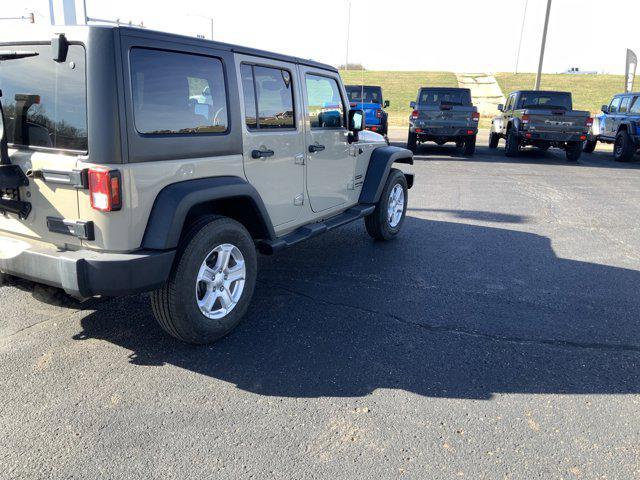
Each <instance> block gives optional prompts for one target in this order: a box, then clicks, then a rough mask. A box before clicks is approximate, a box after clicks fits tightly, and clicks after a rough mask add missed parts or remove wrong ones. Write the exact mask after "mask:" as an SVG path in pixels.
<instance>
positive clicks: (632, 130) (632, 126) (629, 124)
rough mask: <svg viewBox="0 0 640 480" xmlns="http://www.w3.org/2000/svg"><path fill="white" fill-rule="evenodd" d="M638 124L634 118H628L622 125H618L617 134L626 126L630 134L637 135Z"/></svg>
mask: <svg viewBox="0 0 640 480" xmlns="http://www.w3.org/2000/svg"><path fill="white" fill-rule="evenodd" d="M637 126H638V124H637V123H636V122H634V121H633V120H627V121H624V122H621V123H620V126H619V127H618V131H617V132H616V135H617V134H618V133H620V131H621V130H623V129H624V128H626V129H627V132H628V133H629V134H631V135H635V133H636V132H637Z"/></svg>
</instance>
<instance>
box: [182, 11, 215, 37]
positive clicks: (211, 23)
mask: <svg viewBox="0 0 640 480" xmlns="http://www.w3.org/2000/svg"><path fill="white" fill-rule="evenodd" d="M187 16H188V17H200V18H206V19H208V20H209V23H210V25H211V40H213V17H209V16H207V15H198V14H187Z"/></svg>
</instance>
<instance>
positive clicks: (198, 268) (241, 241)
mask: <svg viewBox="0 0 640 480" xmlns="http://www.w3.org/2000/svg"><path fill="white" fill-rule="evenodd" d="M256 277H257V258H256V251H255V246H254V243H253V240H252V238H251V236H250V235H249V232H247V230H246V229H245V228H244V227H243V226H242V225H241V224H240V223H238V222H236V221H235V220H232V219H230V218H225V217H216V216H207V217H204V218H202V219H200V220H199V221H197V222H195V223H194V224H193V225H192V226H191V227H190V228H189V230H188V231H187V233H186V235H185V236H184V238H183V240H182V241H181V242H180V246H179V247H178V253H177V258H176V261H175V264H174V267H173V270H172V272H171V275H170V276H169V280H168V282H167V283H166V284H165V285H164V286H163V287H162V288H160V289H159V290H156V291H155V292H152V294H151V305H152V307H153V312H154V314H155V317H156V319H157V320H158V323H159V324H160V326H161V327H162V328H163V329H164V330H165V331H166V332H167V333H169V334H170V335H172V336H173V337H175V338H177V339H178V340H182V341H183V342H188V343H194V344H205V343H211V342H214V341H216V340H218V339H220V338H222V337H224V336H225V335H226V334H228V333H229V332H230V331H231V330H233V329H234V328H235V327H236V326H237V325H238V324H239V323H240V321H241V320H242V317H243V316H244V314H245V313H246V311H247V308H248V306H249V303H250V301H251V297H252V296H253V290H254V288H255V282H256Z"/></svg>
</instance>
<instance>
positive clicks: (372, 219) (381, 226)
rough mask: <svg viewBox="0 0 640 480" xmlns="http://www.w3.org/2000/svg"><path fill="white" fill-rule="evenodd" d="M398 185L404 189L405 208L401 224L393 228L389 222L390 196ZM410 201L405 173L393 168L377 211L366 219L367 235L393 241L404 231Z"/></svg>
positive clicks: (377, 205)
mask: <svg viewBox="0 0 640 480" xmlns="http://www.w3.org/2000/svg"><path fill="white" fill-rule="evenodd" d="M396 185H400V187H401V188H402V191H403V194H404V206H403V210H402V217H401V219H400V222H399V223H398V224H397V225H396V226H394V227H392V226H391V225H390V224H389V220H388V208H389V202H390V198H389V196H390V194H391V192H392V191H393V189H394V187H395V186H396ZM408 200H409V197H408V187H407V179H406V178H405V176H404V173H402V172H401V171H400V170H398V169H397V168H392V169H391V171H390V172H389V176H388V177H387V181H386V183H385V185H384V188H383V189H382V194H381V195H380V200H379V201H378V203H377V204H376V209H375V210H374V212H373V213H372V214H371V215H369V216H367V217H365V218H364V224H365V227H366V228H367V233H368V234H369V235H370V236H371V237H373V238H374V239H376V240H391V239H392V238H394V237H395V236H396V235H398V233H400V230H401V229H402V225H403V223H404V219H405V215H406V213H407V203H408Z"/></svg>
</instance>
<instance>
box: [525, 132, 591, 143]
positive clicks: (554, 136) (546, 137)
mask: <svg viewBox="0 0 640 480" xmlns="http://www.w3.org/2000/svg"><path fill="white" fill-rule="evenodd" d="M518 136H519V137H520V138H521V139H524V140H529V141H536V140H539V141H543V142H557V143H563V142H583V141H584V140H586V139H587V134H586V133H564V132H535V131H534V132H531V131H526V130H525V131H522V132H520V133H519V135H518Z"/></svg>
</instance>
